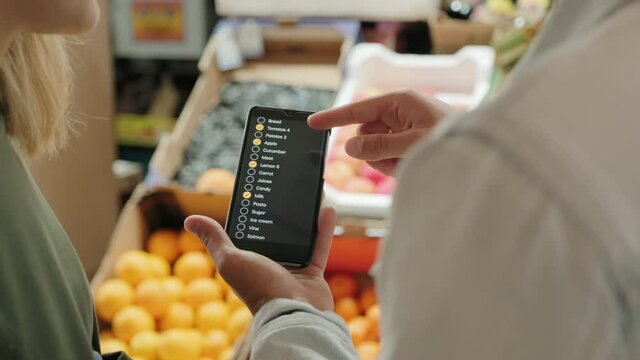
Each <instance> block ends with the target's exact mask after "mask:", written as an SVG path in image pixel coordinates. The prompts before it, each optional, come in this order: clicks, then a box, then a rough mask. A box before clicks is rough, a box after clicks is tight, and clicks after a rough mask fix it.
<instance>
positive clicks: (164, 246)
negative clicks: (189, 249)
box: [147, 230, 179, 262]
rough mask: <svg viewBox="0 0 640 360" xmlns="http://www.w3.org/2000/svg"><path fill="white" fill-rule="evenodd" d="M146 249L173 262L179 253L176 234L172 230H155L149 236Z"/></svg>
mask: <svg viewBox="0 0 640 360" xmlns="http://www.w3.org/2000/svg"><path fill="white" fill-rule="evenodd" d="M147 251H149V252H150V253H152V254H157V255H160V256H162V257H163V258H165V259H167V261H169V262H174V261H175V260H176V259H177V258H178V255H179V251H178V234H176V232H175V231H173V230H157V231H155V232H154V233H152V234H151V235H150V236H149V241H147Z"/></svg>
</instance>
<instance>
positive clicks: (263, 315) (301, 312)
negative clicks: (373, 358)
mask: <svg viewBox="0 0 640 360" xmlns="http://www.w3.org/2000/svg"><path fill="white" fill-rule="evenodd" d="M252 334H253V335H252V336H253V338H252V350H251V359H261V360H262V359H332V360H352V359H358V358H359V357H358V354H357V352H356V350H355V348H354V347H353V343H352V342H351V335H350V334H349V330H348V329H347V326H346V324H345V322H344V321H343V320H342V319H341V318H340V317H339V316H338V315H336V314H335V313H333V312H329V311H325V312H322V311H319V310H317V309H315V308H314V307H313V306H311V305H309V304H305V303H302V302H299V301H295V300H288V299H275V300H272V301H270V302H268V303H267V304H265V305H264V306H263V307H262V308H261V309H260V311H258V313H257V314H256V317H255V319H254V322H253V328H252Z"/></svg>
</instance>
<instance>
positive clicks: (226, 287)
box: [214, 272, 232, 294]
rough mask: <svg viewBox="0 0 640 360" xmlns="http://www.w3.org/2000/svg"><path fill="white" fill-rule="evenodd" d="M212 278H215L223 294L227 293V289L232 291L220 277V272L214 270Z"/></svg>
mask: <svg viewBox="0 0 640 360" xmlns="http://www.w3.org/2000/svg"><path fill="white" fill-rule="evenodd" d="M214 278H215V279H216V281H217V282H218V284H220V287H222V291H224V293H225V294H227V293H229V291H232V289H231V286H230V285H229V284H228V283H227V281H226V280H225V279H224V278H223V277H222V275H220V272H216V275H215V276H214Z"/></svg>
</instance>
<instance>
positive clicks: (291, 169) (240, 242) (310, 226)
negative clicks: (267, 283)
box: [227, 108, 328, 261]
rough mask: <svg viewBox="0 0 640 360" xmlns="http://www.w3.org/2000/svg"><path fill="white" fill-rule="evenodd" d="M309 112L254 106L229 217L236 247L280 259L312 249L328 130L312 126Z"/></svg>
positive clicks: (229, 229) (228, 221)
mask: <svg viewBox="0 0 640 360" xmlns="http://www.w3.org/2000/svg"><path fill="white" fill-rule="evenodd" d="M309 115H311V113H309V112H301V111H291V110H279V109H268V108H253V109H252V110H251V111H250V113H249V117H248V119H247V124H246V127H245V135H244V141H243V148H242V154H241V156H240V163H239V166H238V173H237V176H236V184H235V191H234V194H233V199H232V205H231V209H230V212H229V217H228V220H227V233H228V234H229V236H230V237H231V238H232V240H233V241H234V242H235V243H236V245H237V246H239V247H241V248H245V249H248V250H256V251H258V252H261V253H263V254H264V253H266V254H265V255H267V256H269V257H272V258H275V259H276V260H282V261H295V259H301V258H304V257H306V256H307V255H308V254H309V253H310V251H309V248H310V247H311V246H312V245H313V242H314V240H315V236H316V220H317V216H318V208H319V205H320V200H321V192H322V174H323V167H324V153H325V148H326V141H327V135H328V134H327V132H326V131H316V130H313V129H311V128H310V127H309V126H308V125H307V118H308V116H309ZM260 244H262V245H264V246H261V245H260ZM267 246H268V247H267ZM260 249H264V250H265V251H259V250H260ZM267 249H269V250H271V251H268V250H267ZM278 250H280V251H278ZM279 255H285V256H284V258H282V256H279ZM287 255H288V256H287Z"/></svg>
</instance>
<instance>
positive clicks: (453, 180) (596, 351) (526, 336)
mask: <svg viewBox="0 0 640 360" xmlns="http://www.w3.org/2000/svg"><path fill="white" fill-rule="evenodd" d="M574 220H575V219H573V218H572V216H571V213H570V209H565V208H563V207H562V206H561V204H558V203H556V202H554V200H553V199H550V198H549V196H547V193H546V191H545V189H544V188H543V187H542V186H541V185H539V184H538V183H537V182H536V179H534V178H531V177H530V176H529V174H528V171H527V168H526V166H525V165H524V164H519V163H518V162H517V160H516V159H514V158H511V157H510V155H509V154H505V153H502V152H501V150H500V148H499V147H498V146H496V145H494V144H492V143H491V141H490V140H488V139H484V138H480V137H474V136H473V134H471V135H448V136H445V137H444V138H442V139H440V140H438V141H436V142H434V143H430V144H427V143H425V144H422V145H420V146H419V147H418V148H417V149H414V151H413V152H412V155H411V156H410V158H408V159H407V161H405V162H404V163H403V166H402V169H401V171H400V176H399V188H398V191H397V194H396V196H395V199H394V205H393V218H392V224H393V225H392V228H391V232H390V235H389V236H388V238H387V239H386V240H385V242H384V246H383V249H382V251H381V257H380V260H379V263H378V264H377V266H376V269H375V271H374V272H375V278H376V287H377V290H378V295H379V298H380V300H381V306H382V338H383V342H382V353H381V355H380V357H379V359H385V360H386V359H447V360H458V359H459V360H462V359H465V360H467V359H473V360H497V359H519V360H528V359H530V360H539V359H546V360H570V359H575V360H578V359H580V360H589V359H614V358H616V359H617V358H624V357H625V346H624V334H623V333H622V329H621V328H620V326H619V322H617V321H616V319H619V317H620V314H621V312H620V306H619V303H618V299H616V298H615V296H612V295H611V294H615V291H614V289H612V287H614V281H613V279H612V278H611V277H610V276H611V274H609V272H608V271H607V269H606V268H605V266H604V265H603V264H605V263H606V262H605V261H604V259H603V258H602V257H601V256H600V255H599V252H598V251H597V249H596V248H595V247H594V246H593V242H592V241H591V240H592V239H591V238H590V237H591V235H590V234H589V233H588V232H587V231H586V230H584V229H583V228H582V227H581V226H580V224H579V222H576V221H574ZM279 301H280V303H275V302H273V303H271V304H270V305H269V306H267V307H265V309H263V310H261V311H260V313H259V314H258V316H257V321H256V325H255V327H254V331H255V338H254V354H253V358H255V359H293V358H296V359H355V358H357V355H355V354H354V351H353V349H352V347H351V346H350V344H349V343H348V340H349V337H348V334H347V331H346V329H345V327H344V323H343V322H342V321H341V320H340V319H338V318H337V317H336V316H335V315H332V314H328V313H320V312H318V311H315V310H313V309H312V308H311V307H310V306H308V305H304V304H301V303H296V302H292V301H287V302H282V300H279Z"/></svg>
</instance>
